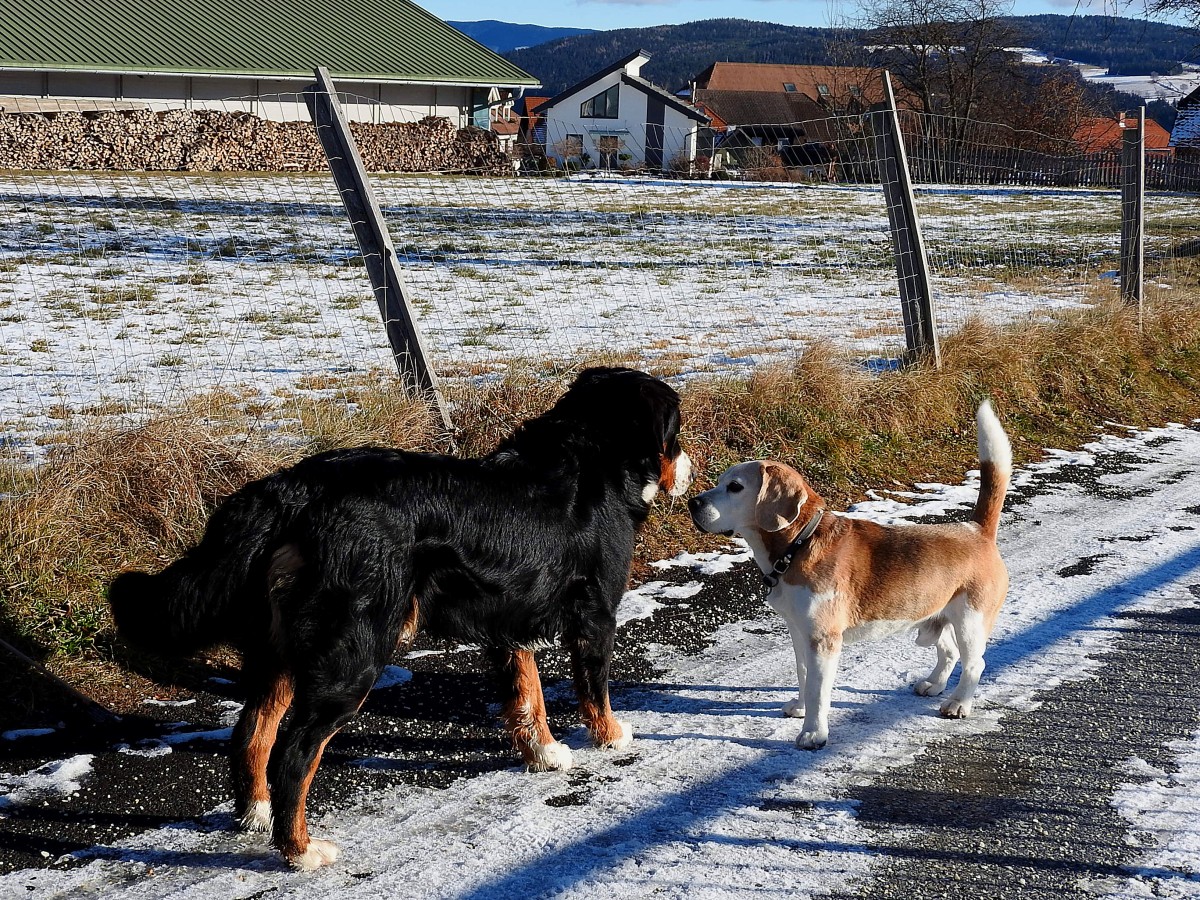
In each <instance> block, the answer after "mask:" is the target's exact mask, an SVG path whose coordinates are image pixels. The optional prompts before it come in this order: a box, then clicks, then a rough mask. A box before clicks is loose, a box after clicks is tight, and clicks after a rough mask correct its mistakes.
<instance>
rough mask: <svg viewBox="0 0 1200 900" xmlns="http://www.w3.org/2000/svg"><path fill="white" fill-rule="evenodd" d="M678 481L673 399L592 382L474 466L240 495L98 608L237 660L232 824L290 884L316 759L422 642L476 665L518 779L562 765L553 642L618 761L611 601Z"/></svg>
mask: <svg viewBox="0 0 1200 900" xmlns="http://www.w3.org/2000/svg"><path fill="white" fill-rule="evenodd" d="M690 480H691V463H690V461H689V460H688V456H687V454H686V453H684V452H683V450H682V449H681V448H680V446H679V397H678V395H677V394H676V393H675V391H674V390H673V389H672V388H670V387H669V386H668V385H666V384H664V383H663V382H661V381H659V380H658V379H655V378H652V377H651V376H649V375H646V374H645V373H642V372H637V371H634V370H631V369H617V368H599V369H588V370H586V371H584V372H583V373H581V374H580V375H579V377H578V378H577V379H576V380H575V382H574V383H573V384H572V385H571V387H570V389H569V390H568V391H567V393H566V394H565V395H564V396H563V397H562V398H561V399H560V400H559V401H558V403H557V404H556V405H555V406H554V407H553V408H552V409H550V410H549V411H548V412H546V413H545V414H544V415H542V416H540V417H538V418H536V419H533V420H531V421H529V422H526V423H525V424H523V425H522V426H521V427H520V428H518V430H517V431H516V432H515V433H514V434H513V435H512V436H511V437H510V438H508V439H507V440H505V441H504V442H503V443H502V444H501V445H500V446H499V447H498V448H497V449H496V450H495V451H494V452H493V453H491V454H490V455H488V456H486V457H483V458H480V459H456V458H452V457H447V456H439V455H427V454H417V453H405V452H401V451H397V450H388V449H382V448H375V447H366V448H361V449H356V450H342V451H335V452H331V453H325V454H321V455H319V456H313V457H310V458H308V459H305V460H303V461H302V462H300V463H298V464H297V465H295V466H293V467H291V468H289V469H285V470H283V471H280V472H278V473H276V474H274V475H271V476H269V477H267V478H263V479H261V480H259V481H256V482H253V483H251V484H249V485H247V486H246V487H244V488H242V489H241V490H240V491H238V492H237V493H236V494H234V495H233V496H232V497H230V498H229V499H228V500H227V501H225V503H224V504H222V505H221V507H220V508H219V509H217V511H216V512H215V513H214V514H213V516H212V518H211V520H210V521H209V523H208V527H207V529H206V531H205V534H204V537H203V539H202V540H201V541H200V543H199V544H198V545H197V546H196V547H194V548H193V549H191V550H190V551H189V552H188V553H187V554H186V555H185V556H184V557H183V558H182V559H180V560H178V561H177V562H175V563H173V564H172V565H170V566H168V567H167V568H166V569H165V570H163V571H162V572H161V573H159V574H156V575H151V574H147V573H142V572H130V573H126V574H123V575H121V576H119V577H118V578H117V579H116V580H115V581H114V582H113V584H112V586H111V588H110V591H109V599H110V602H111V604H112V609H113V615H114V618H115V620H116V623H117V626H118V630H119V631H120V633H121V634H122V636H124V637H125V638H126V639H128V640H129V641H131V642H132V643H134V644H137V645H139V646H142V647H145V648H147V649H150V650H156V651H160V652H164V651H165V652H174V653H186V652H191V651H195V650H198V649H201V648H203V647H206V646H211V645H214V644H217V643H221V642H228V643H230V644H233V645H234V646H235V647H237V649H239V650H240V651H241V653H242V657H243V682H244V684H245V687H246V689H247V691H248V699H247V702H246V706H245V709H244V710H243V712H242V716H241V719H240V720H239V722H238V725H237V728H236V729H235V732H234V748H233V779H234V789H235V794H236V804H237V812H238V815H239V816H240V817H241V820H242V822H243V823H244V825H245V826H246V827H247V828H250V829H261V830H265V829H267V828H270V829H272V832H273V838H274V843H275V845H276V846H277V847H278V848H279V850H280V851H281V852H282V854H283V855H284V857H285V858H286V859H287V860H288V862H290V863H291V864H292V865H293V866H295V867H297V868H300V869H314V868H317V867H319V866H322V865H326V864H328V863H330V862H332V861H334V860H335V859H336V858H337V853H338V851H337V847H336V846H335V845H334V844H332V843H331V842H329V841H322V840H315V839H310V837H309V835H308V828H307V824H306V822H305V812H304V809H305V799H306V797H307V794H308V789H309V785H310V783H311V781H312V778H313V775H314V773H315V772H316V769H317V766H318V764H319V762H320V759H321V754H322V751H323V750H324V748H325V745H326V743H327V742H328V741H329V739H330V738H331V737H332V736H333V734H334V733H335V732H336V731H337V730H338V729H339V728H341V727H342V726H343V725H345V724H346V723H347V722H348V721H349V720H350V719H351V718H353V716H354V715H355V713H356V712H357V711H358V709H359V707H360V706H361V704H362V702H363V700H364V699H365V698H366V696H367V693H368V692H369V691H370V689H371V686H372V685H373V684H374V683H375V680H376V679H377V678H378V676H379V674H380V672H381V670H382V669H383V667H384V665H385V664H386V663H387V661H388V659H389V657H390V656H391V654H392V652H393V651H394V650H395V648H396V646H397V645H398V644H403V643H405V642H406V641H409V640H411V639H412V637H413V636H414V635H415V634H416V633H417V632H418V631H420V630H428V631H430V632H433V633H436V634H438V635H442V636H445V637H448V638H452V639H455V640H459V641H464V642H472V643H478V644H480V645H482V646H483V647H484V648H485V650H486V652H487V653H488V655H489V656H490V658H491V659H492V661H493V662H494V664H495V665H496V667H497V668H498V670H499V671H500V674H501V685H502V692H503V695H504V696H503V701H504V702H503V716H504V719H505V722H506V725H507V727H508V728H509V730H510V731H511V733H512V737H513V740H514V743H515V744H516V747H517V748H518V750H519V751H520V752H521V754H522V756H523V757H524V759H525V761H526V763H527V764H528V767H529V768H530V769H534V770H540V769H565V768H569V767H570V765H571V753H570V750H569V749H568V748H567V747H566V746H565V745H563V744H560V743H557V742H556V741H555V740H554V738H553V736H552V735H551V734H550V730H549V727H548V726H547V723H546V712H545V705H544V701H543V699H542V688H541V683H540V680H539V676H538V672H537V668H536V665H535V663H534V658H533V653H532V649H533V648H535V647H538V646H541V645H544V644H546V643H547V642H551V641H554V640H561V641H562V642H563V644H564V645H565V647H566V648H567V649H568V650H569V652H570V656H571V660H572V664H573V669H574V680H575V688H576V691H577V693H578V698H579V708H580V714H581V717H582V719H583V721H584V723H585V724H586V725H587V727H588V729H589V731H590V733H591V737H592V740H593V742H594V743H595V744H596V745H597V746H600V747H616V748H622V747H625V746H627V745H628V744H629V741H630V731H629V727H628V725H626V724H625V723H623V722H619V721H617V720H616V719H615V718H614V717H613V715H612V711H611V709H610V707H609V699H608V674H609V665H610V661H611V657H612V651H613V639H614V634H615V631H616V608H617V603H618V602H619V601H620V599H621V596H622V593H623V592H624V589H625V586H626V582H627V580H628V577H629V570H630V564H631V561H632V557H633V547H634V539H635V536H636V533H637V530H638V528H639V526H640V525H641V524H642V523H643V522H644V521H645V519H646V516H647V514H648V511H649V505H650V502H651V501H652V500H653V499H654V496H655V495H656V494H657V493H658V491H659V489H660V488H661V489H665V490H667V491H669V492H670V493H671V494H672V495H675V496H678V495H680V494H682V493H683V492H684V491H685V490H686V488H687V486H688V484H689V482H690ZM289 707H290V708H291V710H292V715H291V719H290V721H289V722H288V724H287V725H286V727H285V728H284V729H283V730H282V733H281V734H279V736H278V739H276V733H277V730H279V728H280V723H281V720H282V719H283V717H284V714H285V712H286V711H287V710H288V709H289ZM268 785H269V787H268Z"/></svg>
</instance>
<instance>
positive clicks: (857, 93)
mask: <svg viewBox="0 0 1200 900" xmlns="http://www.w3.org/2000/svg"><path fill="white" fill-rule="evenodd" d="M850 96H851V97H859V98H861V97H862V88H860V87H859V86H858V85H857V84H852V85H850Z"/></svg>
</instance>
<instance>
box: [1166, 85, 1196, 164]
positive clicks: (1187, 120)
mask: <svg viewBox="0 0 1200 900" xmlns="http://www.w3.org/2000/svg"><path fill="white" fill-rule="evenodd" d="M1188 98H1196V100H1197V101H1200V88H1197V89H1196V90H1195V91H1192V93H1191V94H1189V95H1188ZM1185 99H1186V98H1185ZM1171 146H1172V147H1186V148H1188V149H1189V150H1200V102H1193V103H1191V104H1189V105H1187V106H1184V105H1183V101H1182V100H1181V101H1180V103H1179V115H1178V116H1176V118H1175V125H1174V127H1173V128H1172V129H1171Z"/></svg>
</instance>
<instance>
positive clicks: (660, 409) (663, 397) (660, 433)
mask: <svg viewBox="0 0 1200 900" xmlns="http://www.w3.org/2000/svg"><path fill="white" fill-rule="evenodd" d="M642 399H643V400H645V402H646V405H647V406H648V407H649V409H650V421H651V423H652V425H653V427H654V434H655V437H656V438H657V439H658V446H659V448H660V449H661V450H662V452H663V453H664V454H666V455H667V456H669V457H675V456H677V455H678V454H679V425H680V421H679V395H678V394H677V393H675V389H674V388H672V387H671V386H670V385H668V384H666V383H664V382H662V381H658V380H654V381H647V382H646V383H645V384H643V385H642Z"/></svg>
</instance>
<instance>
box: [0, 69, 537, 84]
mask: <svg viewBox="0 0 1200 900" xmlns="http://www.w3.org/2000/svg"><path fill="white" fill-rule="evenodd" d="M0 72H35V73H39V74H56V73H57V74H71V75H134V76H145V75H161V76H166V77H173V78H262V79H270V80H271V81H303V82H309V83H311V82H312V80H313V73H312V72H303V71H271V70H266V69H262V70H254V69H248V70H247V69H217V70H207V71H199V70H193V69H168V68H162V69H156V68H153V67H146V68H131V67H122V66H69V65H59V66H45V65H42V66H23V65H14V64H12V63H0ZM330 74H331V76H332V77H333V78H334V79H335V80H336V79H340V80H342V81H354V82H359V83H363V84H413V85H429V86H433V87H532V88H538V87H541V86H542V83H541V82H540V81H538V80H537V79H534V78H530V79H517V78H479V79H471V78H462V79H459V80H448V79H441V78H422V77H421V76H419V75H400V76H389V75H383V74H380V73H366V72H364V73H357V72H331V73H330Z"/></svg>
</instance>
